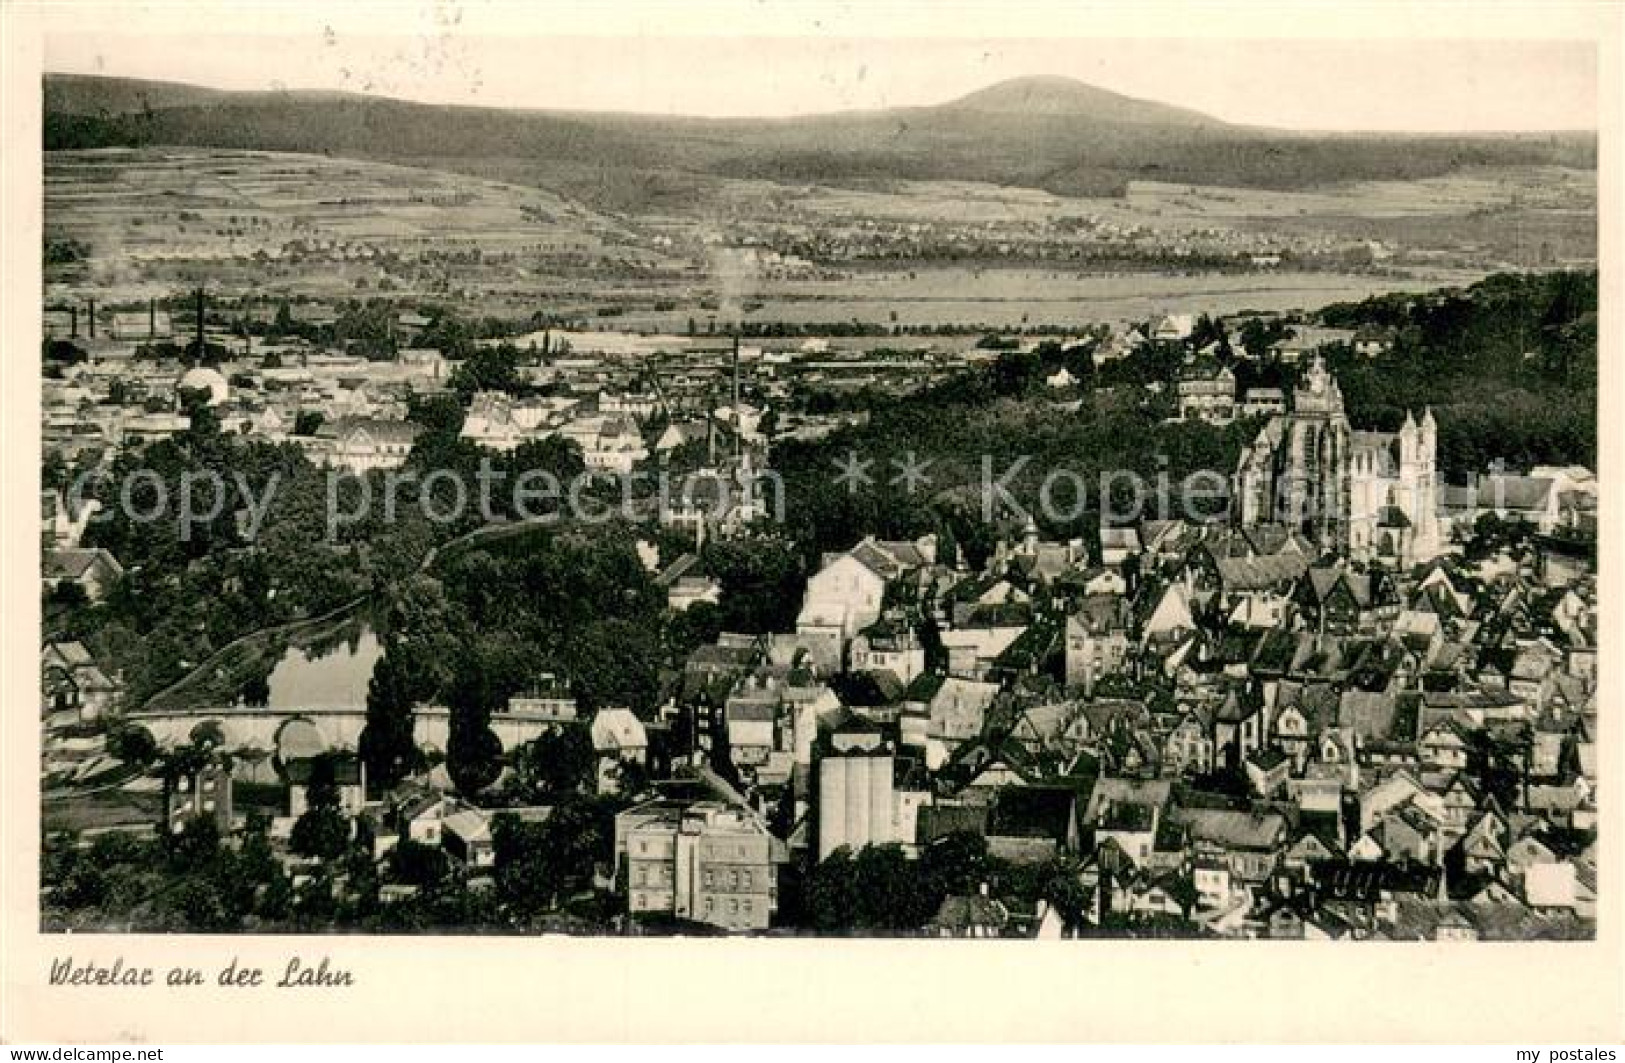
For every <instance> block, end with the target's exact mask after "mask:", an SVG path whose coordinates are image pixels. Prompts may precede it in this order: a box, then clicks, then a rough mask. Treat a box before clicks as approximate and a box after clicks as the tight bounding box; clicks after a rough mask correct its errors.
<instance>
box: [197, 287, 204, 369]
mask: <svg viewBox="0 0 1625 1063" xmlns="http://www.w3.org/2000/svg"><path fill="white" fill-rule="evenodd" d="M203 352H204V346H203V289H202V288H199V289H198V290H197V360H198V361H199V362H202V361H203Z"/></svg>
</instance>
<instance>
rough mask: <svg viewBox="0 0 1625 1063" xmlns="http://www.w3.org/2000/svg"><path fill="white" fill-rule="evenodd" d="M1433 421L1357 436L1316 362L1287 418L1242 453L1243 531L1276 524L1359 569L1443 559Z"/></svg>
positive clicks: (1272, 423)
mask: <svg viewBox="0 0 1625 1063" xmlns="http://www.w3.org/2000/svg"><path fill="white" fill-rule="evenodd" d="M1437 445H1438V426H1437V425H1436V424H1435V423H1434V420H1433V411H1432V410H1431V409H1430V410H1427V411H1425V412H1424V413H1423V414H1422V419H1421V421H1420V422H1418V421H1417V420H1416V419H1415V418H1413V417H1412V416H1411V415H1410V413H1409V412H1407V413H1406V414H1405V424H1404V425H1403V426H1402V427H1401V428H1400V430H1399V431H1398V432H1362V431H1356V430H1355V429H1354V428H1353V427H1352V426H1351V425H1350V424H1349V419H1348V415H1347V414H1346V413H1345V412H1344V410H1343V393H1342V391H1340V390H1339V389H1338V386H1337V380H1336V379H1335V378H1334V377H1333V376H1332V375H1331V374H1330V373H1329V372H1328V371H1327V369H1326V364H1325V362H1324V361H1323V360H1322V359H1321V358H1320V357H1319V356H1318V355H1317V356H1316V357H1315V359H1314V361H1313V363H1312V364H1311V365H1310V367H1309V370H1308V372H1307V373H1306V374H1305V378H1304V382H1303V384H1302V386H1300V387H1298V388H1296V389H1295V390H1294V391H1293V393H1292V401H1291V404H1290V406H1289V407H1288V409H1287V412H1286V413H1284V414H1276V415H1274V416H1272V417H1271V418H1270V419H1269V422H1268V423H1267V424H1265V426H1264V428H1263V430H1262V431H1260V432H1259V433H1258V438H1257V439H1255V440H1254V441H1253V443H1252V445H1251V446H1249V447H1248V448H1247V449H1246V450H1244V451H1242V454H1241V460H1240V462H1239V463H1238V465H1237V468H1236V475H1235V482H1234V485H1233V488H1234V493H1233V498H1234V501H1235V513H1236V516H1237V518H1238V519H1239V521H1240V522H1241V523H1242V524H1243V525H1254V524H1263V523H1270V522H1279V523H1283V524H1286V525H1288V526H1290V527H1292V528H1296V529H1298V530H1300V531H1302V532H1303V533H1304V534H1305V535H1307V536H1308V537H1309V538H1310V539H1311V540H1312V541H1314V542H1315V543H1317V544H1319V545H1320V546H1322V547H1324V548H1327V549H1335V550H1338V551H1340V552H1342V553H1344V554H1347V555H1348V556H1350V557H1354V558H1358V559H1362V560H1380V561H1384V562H1387V563H1388V564H1397V565H1405V566H1408V565H1412V564H1415V563H1417V562H1419V561H1426V560H1428V559H1429V558H1432V557H1434V556H1436V555H1437V554H1438V553H1439V552H1440V550H1441V549H1442V546H1441V543H1440V533H1439V516H1438V482H1437V475H1436V472H1435V465H1434V458H1435V453H1436V451H1437Z"/></svg>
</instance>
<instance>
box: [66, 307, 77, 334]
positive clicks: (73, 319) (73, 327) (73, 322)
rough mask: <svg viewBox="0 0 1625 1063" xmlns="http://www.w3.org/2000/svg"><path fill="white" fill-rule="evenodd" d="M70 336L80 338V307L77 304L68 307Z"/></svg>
mask: <svg viewBox="0 0 1625 1063" xmlns="http://www.w3.org/2000/svg"><path fill="white" fill-rule="evenodd" d="M68 338H69V339H70V340H76V339H78V338H79V308H78V307H77V306H70V307H68Z"/></svg>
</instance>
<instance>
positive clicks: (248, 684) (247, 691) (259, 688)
mask: <svg viewBox="0 0 1625 1063" xmlns="http://www.w3.org/2000/svg"><path fill="white" fill-rule="evenodd" d="M241 696H242V699H243V704H244V705H247V706H248V707H249V708H253V709H263V708H264V707H265V706H267V705H269V704H270V703H271V677H270V676H269V675H267V674H265V673H263V672H262V673H259V674H257V675H251V676H249V677H248V678H247V679H246V680H244V682H243V689H242V694H241Z"/></svg>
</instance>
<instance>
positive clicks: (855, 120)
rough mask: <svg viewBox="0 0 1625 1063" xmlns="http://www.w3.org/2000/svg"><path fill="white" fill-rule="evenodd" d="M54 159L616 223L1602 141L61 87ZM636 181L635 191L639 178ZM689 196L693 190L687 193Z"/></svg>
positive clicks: (954, 112)
mask: <svg viewBox="0 0 1625 1063" xmlns="http://www.w3.org/2000/svg"><path fill="white" fill-rule="evenodd" d="M45 104H46V109H45V121H44V140H45V147H46V149H47V150H53V149H63V148H86V147H108V146H139V145H171V146H192V147H211V148H245V149H260V150H273V151H290V152H304V153H309V154H319V155H336V156H348V157H357V158H369V159H380V160H395V161H407V160H410V161H411V162H412V163H413V164H415V165H422V166H433V167H436V168H440V169H446V170H450V171H453V172H460V173H468V174H473V175H476V176H482V177H487V176H496V177H501V178H502V179H507V180H518V181H524V182H526V183H532V184H537V185H544V186H548V187H555V188H559V189H560V190H563V191H566V192H568V193H570V194H573V195H577V196H582V197H584V198H586V199H587V200H588V201H589V202H591V203H592V205H594V206H597V207H601V208H610V209H621V210H640V209H646V208H648V207H649V206H651V205H653V204H654V203H655V202H658V203H659V205H660V206H661V207H662V208H665V209H670V208H673V207H679V208H680V207H683V206H694V205H697V204H698V203H699V202H701V201H703V199H704V198H705V193H706V190H707V183H708V182H711V181H715V180H717V179H722V178H756V179H766V180H773V181H795V182H801V183H809V182H810V183H823V184H833V185H848V186H850V185H860V184H865V183H873V182H876V181H880V182H884V181H897V180H920V181H929V180H972V181H984V182H989V183H993V184H1003V185H1014V186H1020V187H1029V188H1035V189H1042V190H1046V191H1050V192H1054V193H1058V194H1062V195H1070V196H1077V195H1118V194H1121V193H1122V192H1123V191H1124V189H1125V188H1126V186H1127V184H1128V182H1129V181H1131V180H1135V179H1149V180H1158V181H1169V182H1179V183H1188V184H1193V185H1225V186H1231V187H1238V188H1263V189H1278V190H1285V189H1299V188H1309V187H1316V186H1320V185H1327V184H1335V183H1344V182H1349V181H1363V180H1415V179H1422V178H1429V177H1437V176H1441V175H1444V174H1448V173H1452V172H1456V171H1458V170H1460V169H1463V168H1466V167H1473V166H1483V165H1568V166H1579V167H1587V168H1589V167H1594V166H1595V155H1596V145H1595V138H1594V137H1593V136H1590V135H1578V134H1553V135H1525V136H1499V137H1494V136H1477V137H1417V136H1403V137H1402V136H1364V135H1361V136H1325V135H1309V134H1296V133H1290V132H1278V131H1267V130H1258V129H1249V128H1244V127H1237V126H1230V125H1226V124H1225V123H1222V122H1219V121H1218V120H1216V119H1213V118H1209V117H1207V116H1205V115H1201V114H1197V113H1196V112H1192V111H1186V110H1181V109H1179V108H1174V107H1167V106H1164V105H1161V104H1156V103H1151V102H1148V101H1144V100H1136V99H1133V98H1130V97H1126V96H1120V95H1117V94H1115V93H1110V92H1106V91H1104V90H1100V89H1096V88H1094V87H1092V86H1088V85H1085V84H1082V83H1081V82H1075V81H1070V80H1068V79H1064V78H1023V79H1018V80H1016V81H1011V82H1004V83H1001V84H999V85H994V86H991V87H990V88H987V89H983V90H981V91H979V92H975V93H971V94H970V95H968V96H965V97H963V98H961V99H958V100H955V101H951V102H949V103H945V104H941V105H937V106H932V107H915V108H899V109H892V110H884V111H870V112H850V113H843V114H832V115H818V116H810V117H803V118H792V119H773V120H769V119H700V118H676V119H671V118H660V117H653V116H640V115H609V114H591V113H580V112H562V111H531V110H499V109H494V108H477V107H452V106H439V105H429V104H418V103H408V102H403V101H400V100H390V99H381V98H373V97H364V96H348V95H342V94H333V93H297V92H296V93H285V92H219V91H216V90H211V89H196V88H192V87H190V86H184V85H174V84H168V83H159V82H141V81H133V80H128V79H109V78H96V77H87V76H67V75H55V74H51V75H47V76H46V79H45ZM629 170H630V171H635V172H636V173H637V174H638V180H637V181H628V180H626V179H625V178H624V177H623V176H619V175H621V174H624V173H625V172H626V171H629ZM674 190H675V191H674Z"/></svg>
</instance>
